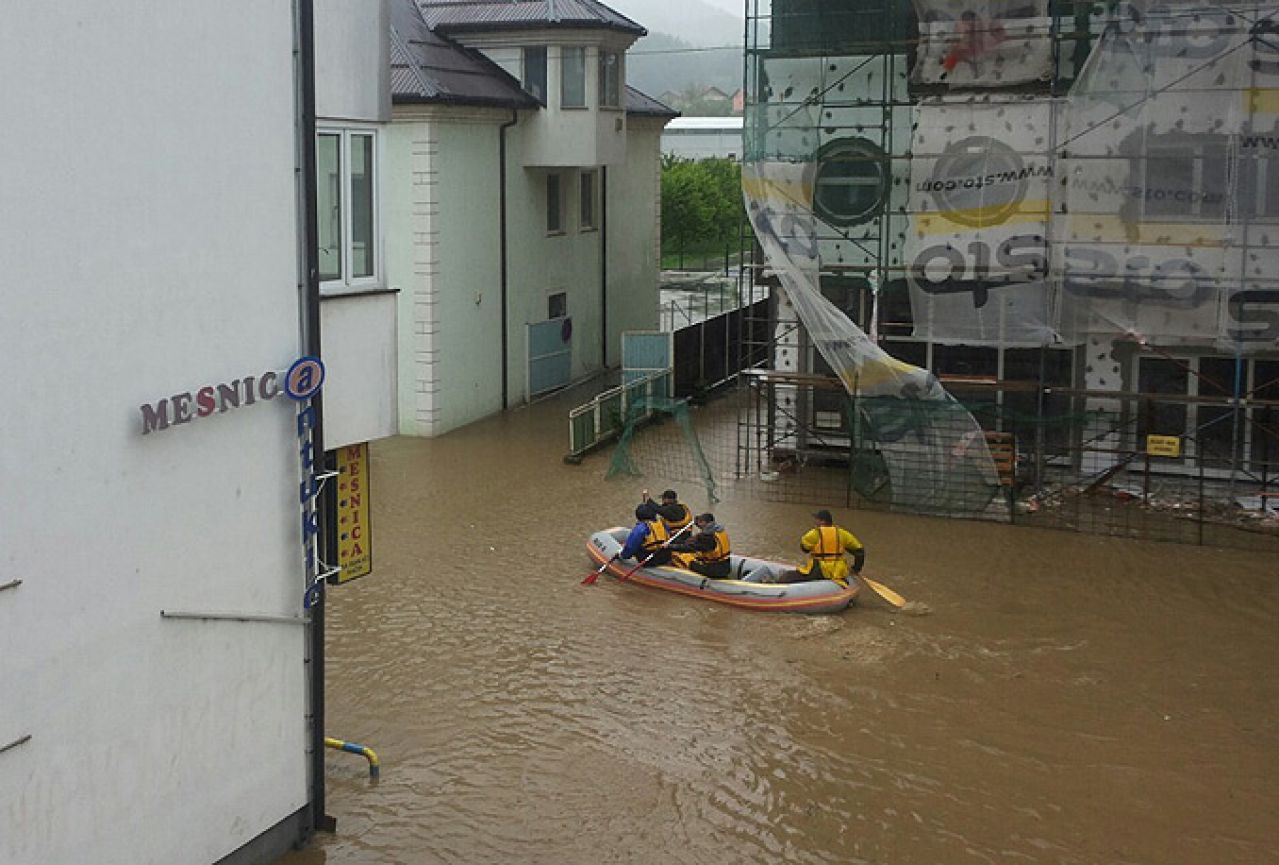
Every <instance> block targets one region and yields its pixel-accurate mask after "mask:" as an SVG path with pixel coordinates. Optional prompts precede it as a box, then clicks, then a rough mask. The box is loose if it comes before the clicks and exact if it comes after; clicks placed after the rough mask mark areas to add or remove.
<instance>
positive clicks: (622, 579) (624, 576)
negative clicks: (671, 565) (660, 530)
mask: <svg viewBox="0 0 1279 865" xmlns="http://www.w3.org/2000/svg"><path fill="white" fill-rule="evenodd" d="M692 527H693V524H692V523H687V524H686V525H685V526H684V528H682V529H680V530H679V531H678V532H676V533H675V534H673V535H671V536H670V537H669V538H667V539H666V541H665V542H664V543H663V544H662V545H661V546H660V547H658V548H657V550H664V549H666V548H667V547H668V546H670V543H671V541H673V540H675V539H676V538H678V537H679V536H680V535H682V534H684V532H686V531H688V530H689V529H691V528H692ZM657 550H653V552H651V553H649V554H648V555H647V556H645V557H644V560H643V561H642V562H640V563H639V564H638V565H636V566H635V567H633V568H631V569H630V570H629V571H627V572H626V573H624V574H622V575H621V576H620V577H618V578H617V581H618V582H619V583H624V582H626V581H627V580H628V579H630V577H631V574H633V573H635V572H636V571H638V570H639V569H640V568H642V567H644V566H645V565H647V564H648V560H649V559H651V558H653V556H655V555H657Z"/></svg>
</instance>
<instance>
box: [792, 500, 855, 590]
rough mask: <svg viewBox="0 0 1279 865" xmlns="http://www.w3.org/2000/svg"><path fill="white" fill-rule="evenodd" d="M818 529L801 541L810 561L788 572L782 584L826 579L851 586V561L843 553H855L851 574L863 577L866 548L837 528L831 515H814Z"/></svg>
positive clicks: (850, 535)
mask: <svg viewBox="0 0 1279 865" xmlns="http://www.w3.org/2000/svg"><path fill="white" fill-rule="evenodd" d="M813 519H814V520H815V521H816V525H815V526H814V527H813V528H811V529H809V530H808V531H807V532H805V533H804V536H803V537H802V538H800V539H799V546H800V548H801V549H802V550H803V551H804V552H806V553H808V561H807V562H805V563H804V565H803V566H802V567H800V568H799V569H798V570H794V571H787V572H786V573H785V574H783V575H782V579H781V580H779V582H783V583H800V582H804V581H806V580H818V579H822V578H823V577H824V578H826V579H828V580H834V581H835V582H836V583H839V584H840V585H841V586H847V585H848V574H849V570H848V561H847V560H846V559H845V558H844V553H846V552H847V553H852V555H853V569H852V573H854V574H860V573H861V572H862V566H863V565H865V564H866V547H865V546H863V545H862V542H861V541H859V540H857V537H856V536H855V535H854V534H853V533H852V532H850V531H848V530H847V529H843V528H840V527H839V526H837V525H835V518H834V517H833V516H832V515H831V512H830V511H827V510H820V511H818V512H817V513H815V514H813Z"/></svg>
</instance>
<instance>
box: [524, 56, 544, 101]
mask: <svg viewBox="0 0 1279 865" xmlns="http://www.w3.org/2000/svg"><path fill="white" fill-rule="evenodd" d="M520 83H521V84H523V86H524V89H525V90H527V91H528V92H529V93H531V94H532V95H533V96H534V97H535V98H536V99H537V100H538V101H540V102H541V103H542V104H543V105H545V104H546V46H545V45H540V46H537V47H535V48H525V49H524V72H523V79H522V81H521V82H520Z"/></svg>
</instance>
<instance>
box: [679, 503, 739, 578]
mask: <svg viewBox="0 0 1279 865" xmlns="http://www.w3.org/2000/svg"><path fill="white" fill-rule="evenodd" d="M693 524H694V525H695V526H697V534H695V535H693V537H692V538H691V539H689V540H687V541H684V542H682V543H676V544H671V549H672V550H675V551H676V552H677V553H681V554H682V555H681V556H680V557H679V561H680V562H681V563H682V566H683V567H686V568H687V569H688V570H690V571H692V572H693V573H695V574H701V575H702V576H703V577H712V578H714V579H717V580H723V579H726V578H728V576H729V574H730V573H731V570H732V568H731V565H730V564H729V559H728V556H729V553H730V552H731V551H732V550H731V548H730V547H729V543H728V532H726V531H724V527H723V526H722V525H720V524H719V523H718V522H716V521H715V515H714V514H698V515H697V516H696V517H694V518H693Z"/></svg>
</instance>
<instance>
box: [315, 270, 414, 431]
mask: <svg viewBox="0 0 1279 865" xmlns="http://www.w3.org/2000/svg"><path fill="white" fill-rule="evenodd" d="M395 305H396V300H395V295H393V294H389V293H386V292H383V293H380V294H356V295H348V296H346V297H332V298H327V299H325V300H324V302H323V303H322V304H321V305H320V318H321V328H322V331H323V334H324V366H325V370H326V378H325V384H324V446H325V447H326V448H328V449H329V450H334V449H336V448H339V447H342V446H343V445H348V444H357V443H359V442H367V441H372V440H373V439H379V438H384V437H386V436H391V435H395V432H396V406H395V382H396V333H395V321H396V309H395Z"/></svg>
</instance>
